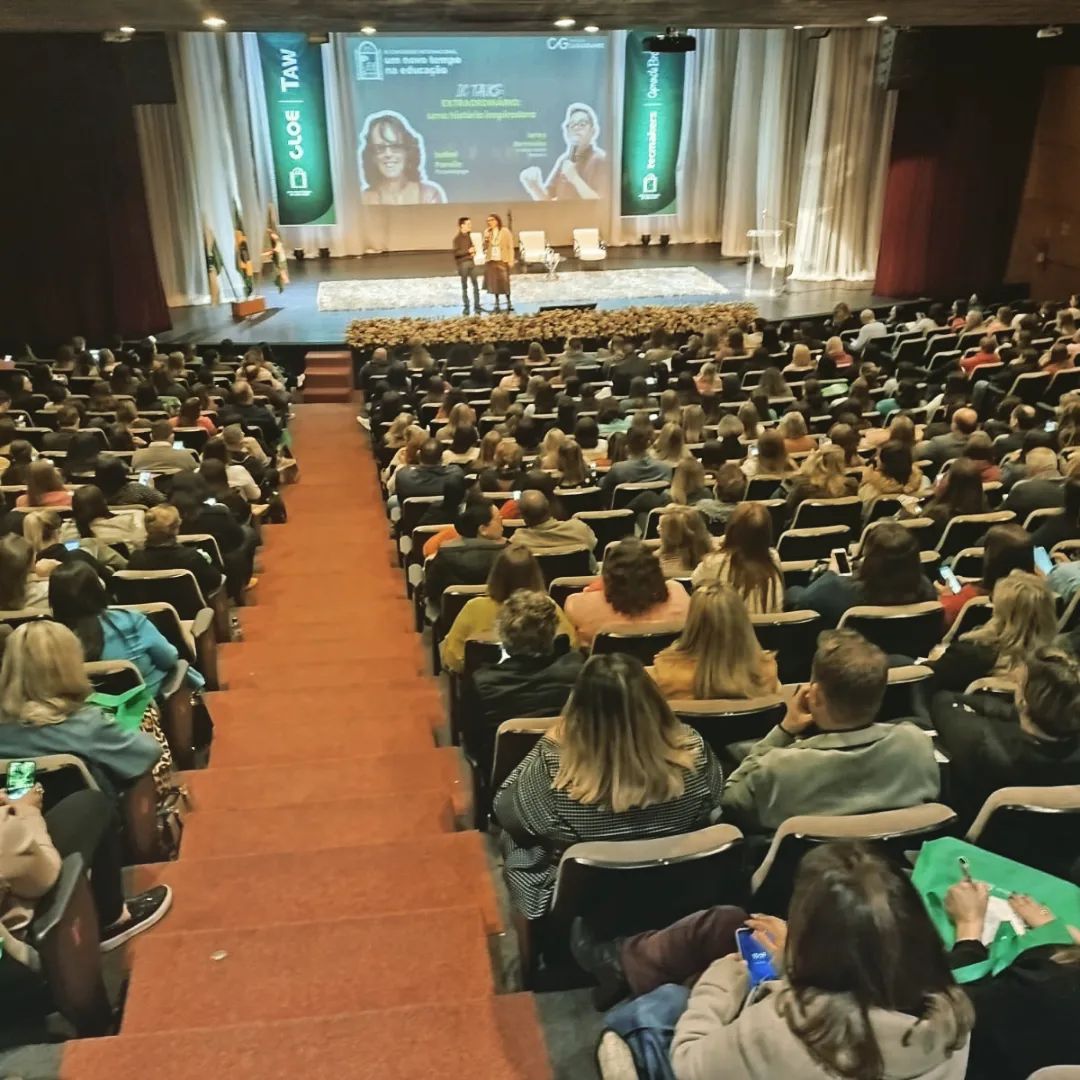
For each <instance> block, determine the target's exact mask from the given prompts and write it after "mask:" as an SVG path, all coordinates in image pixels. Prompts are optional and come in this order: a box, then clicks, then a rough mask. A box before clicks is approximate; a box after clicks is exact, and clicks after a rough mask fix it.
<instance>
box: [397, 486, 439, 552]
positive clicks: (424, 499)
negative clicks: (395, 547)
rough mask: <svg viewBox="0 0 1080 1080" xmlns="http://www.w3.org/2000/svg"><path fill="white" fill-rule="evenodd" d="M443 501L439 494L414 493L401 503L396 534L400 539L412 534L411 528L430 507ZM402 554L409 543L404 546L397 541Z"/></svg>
mask: <svg viewBox="0 0 1080 1080" xmlns="http://www.w3.org/2000/svg"><path fill="white" fill-rule="evenodd" d="M442 501H443V499H442V496H441V495H414V496H412V498H410V499H406V500H405V501H404V502H403V503H402V504H401V519H400V521H399V522H398V535H399V536H400V537H401V538H402V540H406V539H408V538H409V537H411V536H412V531H413V529H415V528H416V526H417V525H419V524H420V519H421V518H422V517H423V516H424V515H425V514H426V513H427V512H428V510H430V509H431V507H433V506H436V505H438V504H439V503H441V502H442ZM399 548H400V550H401V553H402V554H403V555H405V554H408V549H409V545H408V544H406V545H405V546H404V547H402V546H401V544H400V543H399Z"/></svg>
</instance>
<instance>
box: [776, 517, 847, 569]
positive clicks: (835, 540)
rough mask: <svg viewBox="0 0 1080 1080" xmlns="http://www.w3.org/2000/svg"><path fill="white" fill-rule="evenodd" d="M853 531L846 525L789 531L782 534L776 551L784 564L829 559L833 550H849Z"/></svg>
mask: <svg viewBox="0 0 1080 1080" xmlns="http://www.w3.org/2000/svg"><path fill="white" fill-rule="evenodd" d="M850 539H851V530H850V529H849V528H848V527H847V526H846V525H827V526H824V527H822V528H814V529H788V530H786V531H785V532H783V533H781V534H780V540H779V541H778V543H777V545H776V550H777V552H778V553H779V555H780V559H781V561H782V562H799V561H801V560H803V559H827V558H828V557H829V553H830V552H831V551H832V550H833V548H847V546H848V543H849V542H850Z"/></svg>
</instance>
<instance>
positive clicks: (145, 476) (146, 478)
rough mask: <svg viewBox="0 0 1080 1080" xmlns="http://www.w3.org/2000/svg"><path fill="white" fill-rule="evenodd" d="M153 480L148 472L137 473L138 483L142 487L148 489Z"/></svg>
mask: <svg viewBox="0 0 1080 1080" xmlns="http://www.w3.org/2000/svg"><path fill="white" fill-rule="evenodd" d="M153 479H154V474H153V473H152V472H148V471H147V470H145V469H144V470H143V471H142V472H141V473H139V483H140V484H142V486H143V487H150V485H151V483H152V482H153Z"/></svg>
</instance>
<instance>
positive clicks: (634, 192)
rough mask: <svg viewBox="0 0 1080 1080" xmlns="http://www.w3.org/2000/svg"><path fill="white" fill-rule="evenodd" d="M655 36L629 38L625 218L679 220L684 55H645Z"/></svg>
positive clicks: (624, 147) (625, 96)
mask: <svg viewBox="0 0 1080 1080" xmlns="http://www.w3.org/2000/svg"><path fill="white" fill-rule="evenodd" d="M652 33H655V31H651V30H630V31H628V32H627V34H626V71H625V77H624V82H623V144H622V203H621V205H622V209H621V211H620V212H621V214H622V216H623V217H634V216H637V215H648V216H650V217H653V216H657V215H661V214H674V213H675V212H676V210H677V208H678V200H679V180H678V163H679V143H680V141H681V139H682V121H683V85H684V82H685V75H686V54H685V53H654V52H646V51H645V49H644V41H645V38H647V37H648V36H649V35H650V34H652Z"/></svg>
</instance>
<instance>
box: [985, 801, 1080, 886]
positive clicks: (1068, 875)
mask: <svg viewBox="0 0 1080 1080" xmlns="http://www.w3.org/2000/svg"><path fill="white" fill-rule="evenodd" d="M965 839H967V840H968V842H969V843H972V844H977V845H978V846H979V847H981V848H986V850H987V851H992V852H994V853H995V854H996V855H1004V856H1005V857H1006V858H1009V859H1015V860H1016V861H1017V862H1022V863H1026V864H1027V865H1028V866H1034V867H1035V868H1036V869H1038V870H1043V871H1045V872H1046V873H1048V874H1053V875H1054V876H1055V877H1061V878H1065V879H1066V880H1068V881H1073V882H1075V883H1076V884H1078V885H1080V785H1078V784H1069V785H1063V786H1061V787H1006V788H999V789H998V790H997V791H995V792H994V793H993V794H992V795H990V796H989V797H988V798H987V800H986V802H984V803H983V805H982V809H981V810H980V811H979V814H978V816H977V817H976V818H975V821H974V823H973V824H972V826H971V828H970V829H969V830H968V834H967V836H966V838H965Z"/></svg>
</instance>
